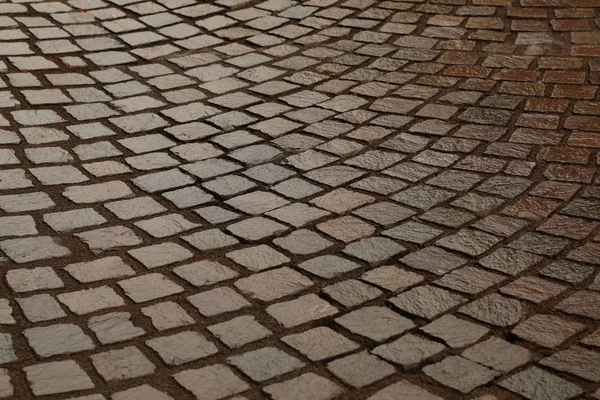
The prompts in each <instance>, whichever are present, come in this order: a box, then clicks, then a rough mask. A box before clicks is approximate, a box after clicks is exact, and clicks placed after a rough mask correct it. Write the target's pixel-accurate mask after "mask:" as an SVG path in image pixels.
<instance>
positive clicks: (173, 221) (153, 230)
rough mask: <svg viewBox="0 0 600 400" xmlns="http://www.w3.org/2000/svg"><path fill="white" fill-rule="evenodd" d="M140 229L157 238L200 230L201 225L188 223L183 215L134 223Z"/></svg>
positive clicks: (163, 216) (165, 216) (169, 215)
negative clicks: (195, 229)
mask: <svg viewBox="0 0 600 400" xmlns="http://www.w3.org/2000/svg"><path fill="white" fill-rule="evenodd" d="M134 225H135V226H137V227H138V228H140V229H143V230H144V231H146V232H147V233H148V234H150V235H151V236H153V237H155V238H163V237H167V236H172V235H176V234H178V233H181V232H185V231H189V230H190V229H194V228H198V227H199V226H200V224H197V223H194V222H191V221H188V220H187V219H186V218H185V217H184V216H183V215H181V214H168V215H162V216H160V217H154V218H151V219H146V220H143V221H138V222H135V223H134Z"/></svg>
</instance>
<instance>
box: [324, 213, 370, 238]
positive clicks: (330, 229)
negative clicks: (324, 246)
mask: <svg viewBox="0 0 600 400" xmlns="http://www.w3.org/2000/svg"><path fill="white" fill-rule="evenodd" d="M317 229H318V230H320V231H321V232H323V233H325V234H327V235H329V236H331V237H333V238H335V239H338V240H341V241H342V242H345V243H349V242H353V241H355V240H357V239H362V238H364V237H367V236H371V235H372V234H373V233H375V227H374V226H372V225H371V224H368V223H366V222H364V221H363V220H360V219H358V218H355V217H352V216H344V217H340V218H335V219H330V220H328V221H326V222H322V223H320V224H319V225H317Z"/></svg>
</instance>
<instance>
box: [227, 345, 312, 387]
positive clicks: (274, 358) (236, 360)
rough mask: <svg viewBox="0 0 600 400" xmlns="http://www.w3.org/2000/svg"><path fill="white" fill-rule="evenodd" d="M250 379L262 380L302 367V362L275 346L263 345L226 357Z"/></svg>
mask: <svg viewBox="0 0 600 400" xmlns="http://www.w3.org/2000/svg"><path fill="white" fill-rule="evenodd" d="M227 362H228V363H229V364H231V365H233V366H235V367H236V368H238V369H239V370H240V371H242V372H243V373H244V374H245V375H247V376H249V377H250V379H252V380H254V381H257V382H262V381H266V380H269V379H272V378H275V377H278V376H281V375H284V374H287V373H289V372H292V371H295V370H297V369H300V368H302V367H304V365H305V364H304V363H303V362H302V361H300V360H298V359H297V358H295V357H292V356H290V355H289V354H287V353H286V352H284V351H282V350H280V349H278V348H275V347H263V348H261V349H258V350H253V351H249V352H247V353H243V354H240V355H239V356H232V357H228V358H227Z"/></svg>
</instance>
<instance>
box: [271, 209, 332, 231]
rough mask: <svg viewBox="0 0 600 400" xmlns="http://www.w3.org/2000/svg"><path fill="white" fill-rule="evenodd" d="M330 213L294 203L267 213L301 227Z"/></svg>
mask: <svg viewBox="0 0 600 400" xmlns="http://www.w3.org/2000/svg"><path fill="white" fill-rule="evenodd" d="M329 214H330V213H329V212H327V211H324V210H321V209H319V208H316V207H309V206H307V205H306V204H302V203H294V204H292V205H290V206H286V207H282V208H279V209H277V210H273V211H270V212H268V213H267V215H268V216H270V217H273V218H276V219H278V220H280V221H283V222H285V223H288V224H290V225H293V226H295V227H296V228H299V227H301V226H304V225H306V224H308V223H310V222H312V221H314V220H317V219H319V218H322V217H325V216H327V215H329Z"/></svg>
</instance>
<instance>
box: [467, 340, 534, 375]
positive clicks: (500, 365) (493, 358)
mask: <svg viewBox="0 0 600 400" xmlns="http://www.w3.org/2000/svg"><path fill="white" fill-rule="evenodd" d="M462 356H463V357H465V358H468V359H469V360H471V361H475V362H477V363H479V364H481V365H485V366H486V367H489V368H492V369H494V370H496V371H499V372H502V373H507V372H510V371H512V370H513V369H515V368H518V367H520V366H521V365H523V364H526V363H527V362H529V360H531V356H532V354H531V352H530V351H529V350H527V349H525V348H523V347H520V346H517V345H514V344H512V343H509V342H507V341H505V340H502V339H499V338H497V337H494V336H492V337H491V338H489V339H488V340H486V341H484V342H480V343H477V344H476V345H474V346H472V347H469V348H468V349H467V350H465V351H463V353H462Z"/></svg>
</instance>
